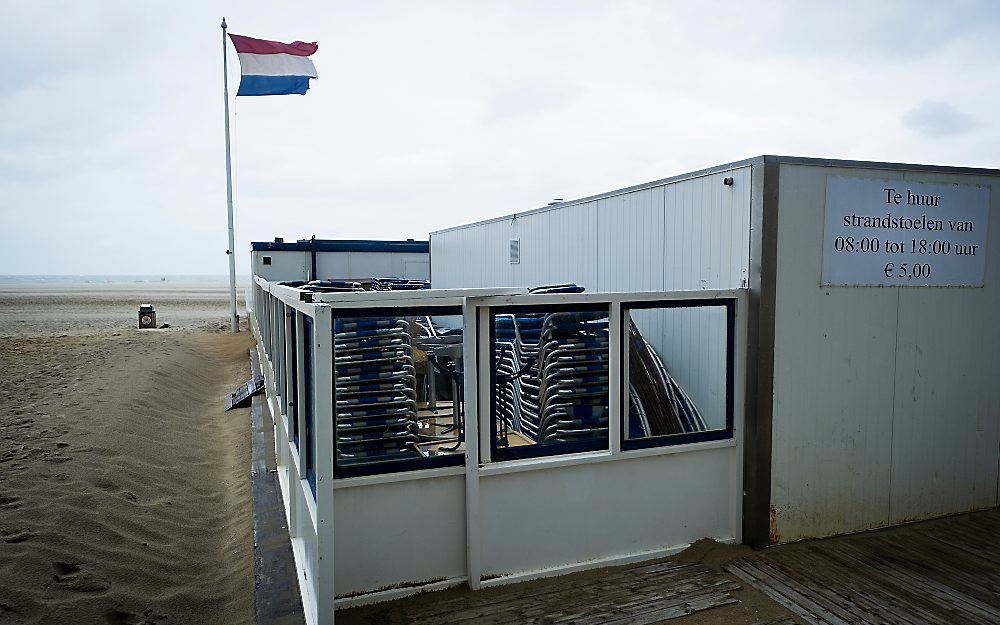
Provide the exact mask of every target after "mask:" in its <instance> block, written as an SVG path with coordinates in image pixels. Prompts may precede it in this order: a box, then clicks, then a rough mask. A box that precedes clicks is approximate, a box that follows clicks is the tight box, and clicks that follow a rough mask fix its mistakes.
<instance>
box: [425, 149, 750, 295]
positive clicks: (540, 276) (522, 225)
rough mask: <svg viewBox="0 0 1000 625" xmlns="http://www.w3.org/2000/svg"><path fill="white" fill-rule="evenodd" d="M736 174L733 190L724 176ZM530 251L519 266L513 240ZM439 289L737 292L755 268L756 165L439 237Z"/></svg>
mask: <svg viewBox="0 0 1000 625" xmlns="http://www.w3.org/2000/svg"><path fill="white" fill-rule="evenodd" d="M726 177H732V178H733V181H734V184H733V185H732V186H726V185H724V184H723V179H724V178H726ZM512 238H517V239H519V240H520V246H521V262H520V263H519V264H516V265H511V264H510V260H509V251H510V239H512ZM430 239H431V264H432V271H431V272H432V274H433V285H434V287H435V288H459V287H490V286H529V287H532V286H538V285H541V284H552V283H562V282H575V283H577V284H581V285H583V286H585V287H587V289H588V290H589V291H592V292H593V291H598V292H616V291H659V290H664V289H665V290H689V289H729V288H740V287H742V286H745V280H746V278H747V275H748V273H747V272H748V268H749V241H750V167H749V166H746V167H740V168H737V169H732V170H728V171H724V172H720V173H716V174H709V175H704V176H698V177H695V178H690V179H686V180H678V181H675V182H671V183H666V184H663V185H657V186H654V187H650V188H646V189H639V190H635V191H629V192H625V193H620V194H611V195H609V196H608V197H602V198H599V199H597V200H592V201H589V202H583V203H572V202H568V203H566V204H564V205H561V206H556V207H552V208H547V209H545V210H541V211H535V212H529V213H525V214H520V215H517V216H516V217H507V218H504V219H499V220H495V221H490V222H485V223H480V224H474V225H470V226H463V227H460V228H456V229H452V230H445V231H442V232H435V233H432V234H431V236H430Z"/></svg>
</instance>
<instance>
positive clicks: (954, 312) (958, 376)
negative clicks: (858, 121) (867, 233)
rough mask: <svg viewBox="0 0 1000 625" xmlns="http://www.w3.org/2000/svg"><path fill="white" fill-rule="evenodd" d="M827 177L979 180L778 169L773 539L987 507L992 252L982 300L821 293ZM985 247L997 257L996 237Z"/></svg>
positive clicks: (996, 345)
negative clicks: (988, 246) (988, 247)
mask: <svg viewBox="0 0 1000 625" xmlns="http://www.w3.org/2000/svg"><path fill="white" fill-rule="evenodd" d="M834 173H835V174H836V175H840V176H854V177H863V178H874V179H885V180H902V179H906V180H917V181H924V182H942V181H944V182H951V183H960V184H975V183H976V182H981V183H988V180H985V179H972V178H971V177H969V176H961V175H951V176H944V175H932V174H927V173H917V172H904V171H902V170H874V169H847V168H831V167H815V166H800V165H782V166H781V169H780V176H779V178H780V191H779V200H778V201H779V208H778V263H777V276H776V279H777V291H776V310H775V344H774V386H773V392H774V396H773V400H774V407H773V415H772V441H771V444H772V463H771V514H772V527H771V531H772V540H773V541H778V542H783V541H788V540H795V539H799V538H805V537H812V536H825V535H832V534H839V533H845V532H852V531H858V530H862V529H867V528H871V527H879V526H884V525H888V524H894V523H900V522H903V521H907V520H913V519H919V518H926V517H930V516H938V515H942V514H948V513H955V512H962V511H966V510H970V509H973V508H980V507H985V506H993V505H996V503H997V463H998V450H1000V431H998V429H1000V426H998V423H1000V396H998V391H997V383H996V381H997V380H998V379H1000V378H998V372H1000V365H998V362H1000V360H998V358H1000V342H998V332H997V330H996V319H997V310H998V307H1000V299H998V287H1000V285H998V283H997V282H998V280H1000V277H998V276H1000V263H998V261H997V259H998V255H996V254H992V255H990V256H988V260H987V262H988V266H987V270H986V280H987V285H986V287H985V288H982V289H970V288H934V287H916V288H879V287H821V286H820V277H821V274H822V240H823V228H824V226H823V224H824V221H823V220H824V211H825V202H826V177H827V175H830V174H834ZM996 193H997V190H995V191H994V192H993V194H992V196H993V197H992V202H993V205H992V216H993V217H994V219H993V221H995V220H996V219H997V218H998V217H997V216H998V215H1000V211H998V209H997V197H996ZM991 238H992V241H991V243H990V247H992V248H993V249H994V250H997V249H1000V239H998V237H997V230H996V228H994V230H993V233H992V235H991Z"/></svg>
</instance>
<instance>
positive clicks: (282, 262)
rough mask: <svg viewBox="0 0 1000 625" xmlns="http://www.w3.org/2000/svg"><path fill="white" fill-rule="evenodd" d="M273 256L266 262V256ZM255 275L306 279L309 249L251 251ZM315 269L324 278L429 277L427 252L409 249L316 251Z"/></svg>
mask: <svg viewBox="0 0 1000 625" xmlns="http://www.w3.org/2000/svg"><path fill="white" fill-rule="evenodd" d="M265 256H267V257H269V258H270V259H271V263H270V264H269V265H265V264H264V257H265ZM251 267H252V268H253V272H254V275H257V276H260V277H261V278H264V279H265V280H269V281H281V280H305V279H306V278H308V277H309V272H310V271H311V270H312V258H311V255H310V253H309V252H295V251H284V250H281V251H267V250H261V251H254V252H251ZM316 271H317V273H318V274H319V275H320V277H322V278H323V279H338V278H372V277H413V278H417V279H421V280H427V279H429V278H430V260H429V255H428V254H421V253H408V252H317V253H316Z"/></svg>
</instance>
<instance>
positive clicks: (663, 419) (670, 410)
mask: <svg viewBox="0 0 1000 625" xmlns="http://www.w3.org/2000/svg"><path fill="white" fill-rule="evenodd" d="M629 414H630V418H629V423H628V428H629V431H628V436H629V438H644V437H647V436H664V435H668V434H684V433H688V432H704V431H706V430H708V425H707V424H706V423H705V419H704V418H703V417H702V416H701V413H700V412H699V411H698V408H697V407H696V406H695V405H694V402H692V401H691V398H690V397H689V396H688V394H687V393H686V392H685V391H684V389H683V388H681V386H680V385H679V384H678V383H677V381H676V380H674V377H673V376H672V375H670V372H669V371H668V370H667V367H666V365H665V364H664V363H663V360H662V359H661V358H660V356H659V355H658V354H657V353H656V350H655V349H653V347H652V346H651V345H650V344H649V341H647V340H646V339H645V337H643V336H642V333H641V332H640V331H639V328H638V327H636V325H635V322H634V321H632V322H630V324H629Z"/></svg>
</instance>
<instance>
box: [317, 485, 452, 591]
mask: <svg viewBox="0 0 1000 625" xmlns="http://www.w3.org/2000/svg"><path fill="white" fill-rule="evenodd" d="M464 480H465V478H464V475H455V476H447V477H436V478H428V479H420V480H407V481H402V482H389V483H383V484H371V485H364V486H352V487H350V488H338V489H336V490H335V491H334V509H335V511H336V515H335V524H334V534H335V538H334V549H335V556H334V557H335V562H336V567H335V574H336V580H335V588H336V593H337V596H338V597H343V596H345V595H350V594H353V593H359V592H364V591H367V592H371V591H375V590H379V589H383V588H384V587H386V586H390V585H392V586H395V585H402V584H411V583H412V584H418V583H426V582H431V581H438V580H442V579H451V578H454V577H462V576H464V575H465V481H464Z"/></svg>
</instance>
